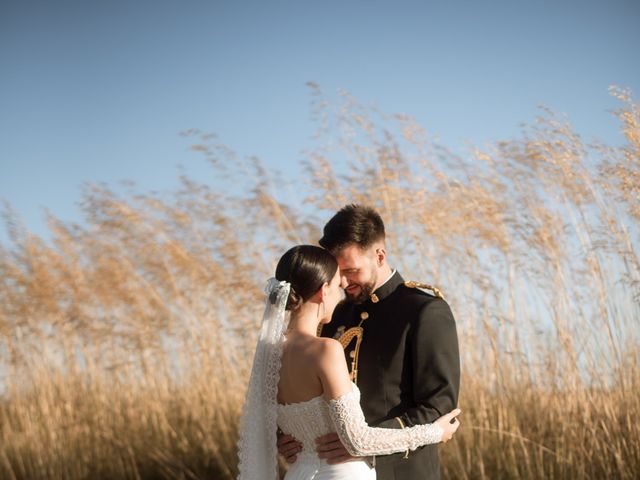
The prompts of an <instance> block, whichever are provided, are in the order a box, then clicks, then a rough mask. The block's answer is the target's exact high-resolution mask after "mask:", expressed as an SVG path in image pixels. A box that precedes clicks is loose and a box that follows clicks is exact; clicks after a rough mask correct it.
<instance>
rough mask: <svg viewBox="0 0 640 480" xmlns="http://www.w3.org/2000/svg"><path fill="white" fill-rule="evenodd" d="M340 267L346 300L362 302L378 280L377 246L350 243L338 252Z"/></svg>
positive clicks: (341, 283)
mask: <svg viewBox="0 0 640 480" xmlns="http://www.w3.org/2000/svg"><path fill="white" fill-rule="evenodd" d="M336 259H337V260H338V267H339V268H340V286H341V287H342V288H343V289H344V293H345V295H346V301H348V302H351V303H356V304H357V303H362V302H364V301H365V300H366V299H367V298H369V295H371V294H372V293H373V291H374V289H375V286H376V282H377V280H378V264H377V256H376V249H375V247H371V248H368V249H362V248H360V247H359V246H358V245H349V246H347V247H344V248H343V249H342V250H340V252H338V253H337V255H336Z"/></svg>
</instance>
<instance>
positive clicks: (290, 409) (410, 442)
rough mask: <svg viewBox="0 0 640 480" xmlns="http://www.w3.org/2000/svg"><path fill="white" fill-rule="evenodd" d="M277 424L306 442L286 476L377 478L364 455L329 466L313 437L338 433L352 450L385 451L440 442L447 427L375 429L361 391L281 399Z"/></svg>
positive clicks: (290, 479)
mask: <svg viewBox="0 0 640 480" xmlns="http://www.w3.org/2000/svg"><path fill="white" fill-rule="evenodd" d="M277 421H278V426H279V427H280V429H281V430H282V431H283V432H285V433H288V434H290V435H293V436H294V437H295V438H296V439H297V440H298V441H300V442H301V443H302V451H301V452H300V453H298V455H297V460H296V461H295V463H294V464H293V465H291V466H290V467H289V470H288V472H287V475H286V476H285V480H312V479H313V480H347V479H352V480H374V479H375V478H376V474H375V470H374V469H373V468H372V467H370V466H369V464H368V463H367V462H366V461H365V460H364V458H363V459H361V460H357V461H350V462H346V463H340V464H337V465H329V464H328V463H326V461H325V460H322V459H320V458H318V454H317V452H316V450H315V445H316V443H315V439H316V438H317V437H319V436H322V435H325V434H327V433H330V432H337V433H338V436H339V437H340V440H341V442H342V443H343V445H344V446H345V448H346V449H347V450H348V451H349V453H350V454H351V455H354V456H361V457H363V456H366V455H387V454H390V453H396V452H404V451H406V450H407V449H409V450H415V449H416V448H417V447H419V446H421V445H426V444H429V443H437V442H439V441H440V440H441V438H442V433H443V430H442V428H441V427H440V425H438V424H437V423H431V424H428V425H417V426H415V427H412V428H407V429H404V430H395V429H388V428H372V427H369V426H368V425H367V423H366V421H365V418H364V414H363V413H362V408H361V407H360V390H359V389H358V387H357V386H356V384H353V390H352V391H351V392H349V393H347V394H345V395H343V396H341V397H340V398H338V399H335V400H330V401H329V402H327V401H326V400H325V399H324V398H323V397H322V396H321V395H320V396H317V397H314V398H312V399H311V400H307V401H306V402H300V403H291V404H285V405H282V404H279V405H278V420H277Z"/></svg>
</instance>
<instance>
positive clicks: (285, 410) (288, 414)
mask: <svg viewBox="0 0 640 480" xmlns="http://www.w3.org/2000/svg"><path fill="white" fill-rule="evenodd" d="M289 289H290V284H289V283H287V282H283V281H278V280H276V279H275V278H271V279H269V281H268V283H267V286H266V288H265V293H267V302H266V306H265V312H264V316H263V319H262V326H261V330H260V336H259V339H258V344H257V347H256V353H255V356H254V359H253V367H252V369H251V376H250V378H249V387H248V389H247V395H246V399H245V404H244V407H243V410H242V417H241V420H240V436H239V440H238V457H239V460H240V461H239V464H238V469H239V475H238V479H239V480H259V479H260V480H263V479H267V480H274V479H276V478H277V476H278V464H277V454H278V452H277V446H276V441H277V436H276V432H277V428H278V427H280V429H281V430H282V431H283V432H285V433H289V434H291V435H293V436H294V437H295V438H296V439H298V440H299V441H300V442H302V445H303V449H302V451H301V452H300V453H299V454H298V455H297V457H298V458H297V460H296V462H295V463H294V464H293V465H292V466H291V467H290V469H289V471H288V472H287V475H286V477H285V478H286V480H347V479H349V480H374V479H375V470H374V469H373V468H371V467H369V465H368V464H367V462H366V461H365V460H364V458H363V459H362V460H356V461H351V462H346V463H342V464H338V465H329V464H327V463H326V461H324V460H321V459H320V458H318V455H317V452H316V451H315V445H316V443H315V439H316V438H317V437H319V436H322V435H324V434H327V433H330V432H337V433H338V436H339V437H340V441H341V442H342V443H343V444H344V446H345V448H346V449H347V450H348V451H349V453H351V455H353V456H362V457H364V456H368V455H386V454H390V453H395V452H403V451H406V450H407V449H409V450H415V449H416V448H418V447H419V446H421V445H426V444H429V443H437V442H439V441H440V440H441V438H442V435H443V433H444V431H443V429H442V428H441V427H440V425H438V424H437V423H431V424H427V425H416V426H414V427H411V428H405V429H402V430H398V429H385V428H372V427H369V426H368V425H367V423H366V421H365V418H364V414H363V413H362V408H361V407H360V390H358V387H357V386H356V385H355V384H352V390H351V392H349V393H346V394H344V395H342V396H341V397H339V398H337V399H333V400H330V401H328V402H327V401H325V399H324V398H323V397H322V396H318V397H314V398H312V399H311V400H307V401H305V402H300V403H292V404H285V405H282V404H278V402H277V393H278V381H279V378H280V366H281V358H282V346H283V344H284V341H285V336H284V332H285V328H286V325H287V320H288V318H287V315H288V312H286V311H285V305H286V302H287V298H288V295H289Z"/></svg>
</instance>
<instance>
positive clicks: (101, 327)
mask: <svg viewBox="0 0 640 480" xmlns="http://www.w3.org/2000/svg"><path fill="white" fill-rule="evenodd" d="M314 92H315V93H314V98H315V103H314V107H313V108H314V115H315V116H316V117H315V118H317V121H318V136H317V140H316V143H315V144H314V145H313V146H312V147H311V148H310V150H309V151H308V152H307V159H308V161H307V162H306V163H305V165H303V167H302V169H301V170H302V173H300V174H295V175H291V174H287V172H284V173H278V172H272V171H266V170H265V169H264V167H263V166H262V165H261V164H260V162H258V161H257V160H255V159H244V158H239V157H238V156H236V155H235V154H234V153H233V152H232V151H230V150H229V149H228V148H227V147H226V146H224V145H220V144H217V143H216V139H215V137H213V136H212V135H207V134H203V133H201V132H197V131H195V130H194V131H189V132H185V133H184V134H185V136H186V137H187V141H189V142H191V143H192V144H193V146H192V149H193V150H194V151H196V152H198V153H199V154H201V155H203V156H204V158H205V160H206V161H208V162H210V164H211V167H212V168H211V172H212V176H211V178H210V179H190V178H182V182H181V187H180V189H178V190H177V191H175V192H171V193H170V194H167V193H164V194H151V193H144V192H139V191H135V189H134V190H132V191H131V192H130V193H128V194H116V193H115V192H114V191H113V190H110V189H109V188H108V187H103V186H87V187H86V188H85V190H84V192H83V195H82V208H83V212H84V219H85V221H84V222H83V223H82V224H80V225H74V224H69V223H64V222H61V221H59V220H57V219H56V218H55V217H53V216H51V217H50V218H49V221H50V223H49V225H50V230H51V233H52V238H53V240H52V241H51V242H46V241H44V240H42V239H40V238H38V237H36V236H34V235H32V234H31V233H30V232H28V231H26V230H25V229H24V228H22V227H21V226H20V221H19V216H18V215H17V214H15V213H12V212H11V210H10V208H7V209H6V211H5V220H6V228H7V230H8V232H9V234H10V237H11V244H9V245H3V246H2V248H1V250H0V273H1V275H2V283H1V284H0V300H1V301H0V365H1V366H2V367H1V368H0V374H1V375H2V387H3V389H2V397H1V399H2V400H1V401H2V403H1V404H0V435H1V441H0V478H3V479H4V478H6V479H43V478H52V479H57V478H65V479H72V480H75V479H84V478H105V479H107V478H108V479H124V478H132V479H156V478H166V479H231V478H234V476H235V473H236V463H237V459H236V446H235V444H236V439H237V424H238V416H239V413H240V410H241V407H242V402H243V397H244V390H245V387H246V382H247V378H248V370H249V368H250V365H251V359H252V353H253V352H252V350H253V348H254V345H255V343H254V342H255V339H256V334H257V326H258V322H259V320H260V317H261V311H262V299H263V297H262V295H263V294H262V288H263V285H264V283H265V281H266V279H267V278H268V277H269V276H271V275H272V273H273V269H274V266H275V261H276V260H277V258H278V257H279V256H280V254H281V253H282V252H284V250H285V249H286V248H288V247H289V246H291V245H293V244H296V243H316V241H317V239H318V238H319V237H320V232H321V228H322V225H323V224H324V222H325V221H326V220H328V219H329V218H330V217H331V215H332V214H333V212H334V211H335V210H337V209H338V208H340V207H341V206H342V205H344V204H346V203H352V202H355V203H367V204H370V205H373V206H375V207H376V208H378V210H379V211H380V213H381V214H382V216H383V218H384V219H385V222H386V224H387V230H388V245H387V247H388V250H389V252H390V262H391V263H392V264H393V266H395V267H397V268H398V269H399V270H400V271H401V272H402V274H403V276H404V277H405V278H407V279H414V280H418V281H424V282H427V283H433V284H435V285H438V286H439V287H440V289H441V290H442V291H443V293H444V296H445V298H446V299H447V300H448V301H449V303H450V305H451V306H452V309H453V311H454V314H455V316H456V319H457V323H458V332H459V340H460V350H461V356H462V386H461V397H460V406H461V408H462V409H463V411H464V413H463V416H462V427H461V429H460V430H459V433H458V434H457V436H456V438H455V439H454V441H452V442H449V443H448V444H447V445H444V446H442V447H441V458H442V464H443V472H444V474H445V478H454V479H484V478H491V479H508V478H527V479H583V478H584V479H587V478H598V479H600V478H622V479H632V478H636V476H637V472H639V471H640V427H639V422H638V418H639V416H640V395H638V393H637V392H638V391H640V328H639V326H640V255H639V252H638V249H639V248H640V240H639V239H640V108H639V107H638V105H637V104H636V103H635V102H634V100H633V99H632V98H631V95H630V94H629V92H626V91H624V90H621V89H612V94H613V95H614V96H616V97H617V98H618V99H619V100H620V110H619V111H618V112H615V117H616V118H617V121H619V122H620V127H621V131H622V133H623V135H624V137H623V140H624V141H623V142H622V145H620V146H617V145H616V146H613V145H602V144H598V143H596V142H590V143H587V142H586V141H584V140H583V139H582V138H581V137H580V136H579V135H578V134H577V133H576V132H575V131H574V130H573V129H572V127H571V125H570V124H569V122H568V121H567V120H566V119H565V118H563V117H562V116H560V115H557V114H554V113H553V112H551V111H546V110H542V111H541V116H540V117H539V118H537V119H535V121H534V122H533V123H532V124H530V125H528V126H526V127H524V128H523V131H522V134H521V135H520V136H519V137H517V138H514V139H509V140H505V141H501V142H496V143H494V144H491V145H487V146H484V147H482V148H480V147H470V148H469V149H468V151H465V152H464V153H459V152H454V151H452V150H450V149H448V148H446V147H444V146H442V145H440V144H438V143H437V142H436V141H434V140H433V139H431V138H430V136H429V135H428V132H425V131H423V130H422V129H421V128H420V126H419V125H416V124H415V122H413V120H412V119H411V118H408V117H404V116H389V115H384V114H381V113H379V112H375V111H372V110H371V109H369V108H366V107H363V106H361V105H360V104H358V103H357V102H356V101H355V100H354V99H353V98H351V97H349V96H348V95H346V94H345V95H342V96H341V97H340V98H338V99H337V100H336V101H328V100H326V98H325V97H324V96H323V94H322V92H320V91H319V90H318V89H317V88H315V87H314Z"/></svg>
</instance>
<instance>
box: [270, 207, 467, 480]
mask: <svg viewBox="0 0 640 480" xmlns="http://www.w3.org/2000/svg"><path fill="white" fill-rule="evenodd" d="M320 245H321V246H322V247H324V248H326V249H327V250H329V251H330V252H331V253H333V254H334V256H335V257H336V259H337V260H338V265H339V267H340V276H341V286H342V288H344V291H345V294H346V301H345V302H344V303H342V304H340V305H338V307H336V309H335V311H334V314H333V318H332V321H331V323H329V324H327V325H325V326H324V329H323V330H322V333H321V335H322V336H324V337H333V338H336V339H340V337H342V340H343V342H342V343H343V345H344V346H345V356H346V360H347V365H349V367H350V369H351V374H352V378H353V379H354V380H355V381H356V383H357V385H358V387H359V389H360V392H361V405H362V410H363V411H364V414H365V418H366V420H367V423H368V424H369V425H370V426H373V427H383V428H405V427H409V426H412V425H417V424H424V423H431V422H433V421H434V420H436V419H437V418H438V417H440V416H441V415H443V414H445V413H447V412H449V411H450V410H453V409H454V408H455V407H456V406H457V402H458V390H459V384H460V360H459V355H458V338H457V334H456V325H455V320H454V318H453V315H452V313H451V310H450V308H449V305H448V304H447V303H446V302H445V301H444V300H443V299H442V298H441V296H440V293H439V291H438V290H437V289H434V288H432V287H429V286H428V285H423V284H418V283H416V282H405V280H404V279H403V278H402V276H401V275H400V273H398V272H397V271H396V270H395V269H392V268H391V267H390V266H389V264H388V263H387V252H386V247H385V230H384V223H383V221H382V219H381V218H380V215H379V214H378V213H377V212H376V211H375V210H374V209H372V208H370V207H366V206H361V205H347V206H345V207H344V208H342V209H341V210H340V211H339V212H338V213H336V214H335V215H334V216H333V218H332V219H331V220H329V222H328V223H327V224H326V225H325V227H324V235H323V237H322V238H321V239H320ZM417 287H420V288H423V287H424V288H429V289H431V290H433V291H434V294H435V295H431V294H428V293H426V292H424V291H422V290H420V289H419V288H417ZM358 327H360V328H358ZM351 329H353V330H351ZM345 332H347V334H346V335H345ZM354 334H358V335H355V336H354ZM358 336H359V337H360V338H358ZM350 338H351V340H349V339H350ZM278 449H279V452H280V453H281V454H282V455H284V456H285V457H286V458H287V460H288V461H292V460H294V459H295V453H297V451H298V444H297V442H296V441H295V440H294V439H292V438H291V437H289V436H284V437H282V438H280V440H279V441H278ZM317 450H318V454H319V456H320V457H321V458H325V459H327V461H329V462H330V463H337V462H342V461H347V460H348V459H349V458H350V456H349V454H348V453H347V451H346V450H345V448H344V447H343V446H342V444H341V443H340V440H339V439H338V436H337V434H335V433H333V434H329V435H326V436H324V437H321V438H319V439H318V445H317ZM372 463H374V464H375V468H376V474H377V478H378V480H400V479H402V480H412V479H439V478H440V464H439V461H438V450H437V445H427V446H424V447H421V448H419V449H417V450H415V451H412V452H409V451H407V452H405V453H397V454H393V455H385V456H379V457H376V458H374V459H372Z"/></svg>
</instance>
